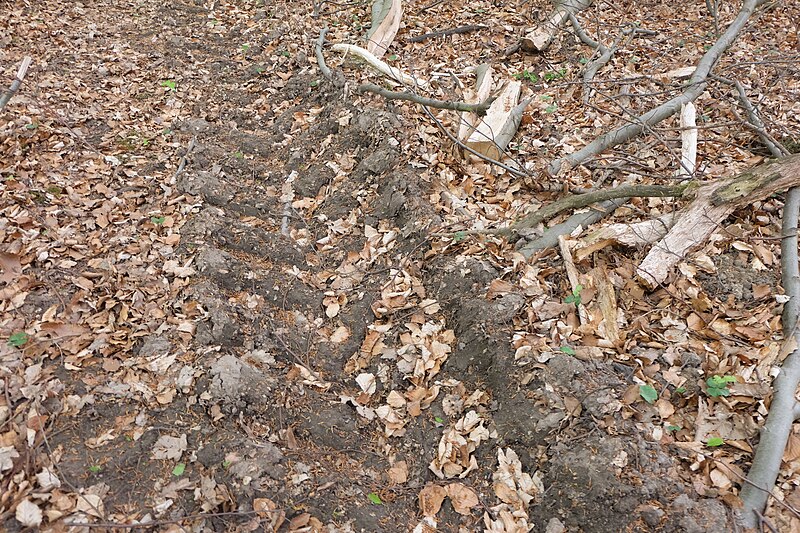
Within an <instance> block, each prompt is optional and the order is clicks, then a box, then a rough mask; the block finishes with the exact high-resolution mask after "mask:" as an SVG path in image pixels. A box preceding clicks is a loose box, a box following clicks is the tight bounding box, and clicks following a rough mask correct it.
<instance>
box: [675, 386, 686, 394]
mask: <svg viewBox="0 0 800 533" xmlns="http://www.w3.org/2000/svg"><path fill="white" fill-rule="evenodd" d="M685 393H686V387H678V388H677V389H675V394H685Z"/></svg>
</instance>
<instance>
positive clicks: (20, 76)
mask: <svg viewBox="0 0 800 533" xmlns="http://www.w3.org/2000/svg"><path fill="white" fill-rule="evenodd" d="M31 61H33V60H32V59H31V57H30V56H25V58H24V59H23V60H22V63H21V64H20V66H19V70H17V77H16V78H15V79H14V81H13V82H11V87H9V88H8V90H6V91H5V92H4V93H3V94H2V95H0V110H2V109H3V108H4V107H5V106H6V104H8V102H9V100H11V98H12V97H13V96H14V95H15V94H17V91H18V90H19V88H20V86H21V85H22V80H24V79H25V75H26V74H27V73H28V67H30V66H31Z"/></svg>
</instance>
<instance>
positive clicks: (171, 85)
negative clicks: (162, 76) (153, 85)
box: [161, 80, 178, 91]
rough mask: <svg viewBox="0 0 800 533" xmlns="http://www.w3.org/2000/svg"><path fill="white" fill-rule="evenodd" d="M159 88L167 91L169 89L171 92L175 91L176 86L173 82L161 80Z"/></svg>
mask: <svg viewBox="0 0 800 533" xmlns="http://www.w3.org/2000/svg"><path fill="white" fill-rule="evenodd" d="M161 86H162V87H166V88H167V89H169V90H171V91H175V90H177V87H178V84H177V83H175V82H174V81H173V80H162V82H161Z"/></svg>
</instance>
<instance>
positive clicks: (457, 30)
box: [406, 24, 488, 43]
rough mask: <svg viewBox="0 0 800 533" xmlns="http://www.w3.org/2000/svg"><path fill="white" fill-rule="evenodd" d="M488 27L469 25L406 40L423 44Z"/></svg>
mask: <svg viewBox="0 0 800 533" xmlns="http://www.w3.org/2000/svg"><path fill="white" fill-rule="evenodd" d="M486 28H488V26H481V25H480V24H469V25H467V26H459V27H458V28H450V29H448V30H441V31H433V32H431V33H424V34H422V35H418V36H416V37H410V38H408V39H406V42H407V43H421V42H422V41H424V40H426V39H433V38H434V37H447V36H448V35H457V34H461V33H469V32H471V31H477V30H485V29H486Z"/></svg>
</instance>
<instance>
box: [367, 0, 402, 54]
mask: <svg viewBox="0 0 800 533" xmlns="http://www.w3.org/2000/svg"><path fill="white" fill-rule="evenodd" d="M402 16H403V6H402V5H401V3H400V0H375V3H374V4H373V5H372V27H371V29H370V31H369V32H367V50H368V51H369V52H371V53H372V54H373V55H374V56H375V57H376V58H381V57H383V54H385V53H386V49H387V48H389V45H390V44H392V41H393V40H394V36H395V35H397V30H398V29H400V19H401V18H402Z"/></svg>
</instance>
